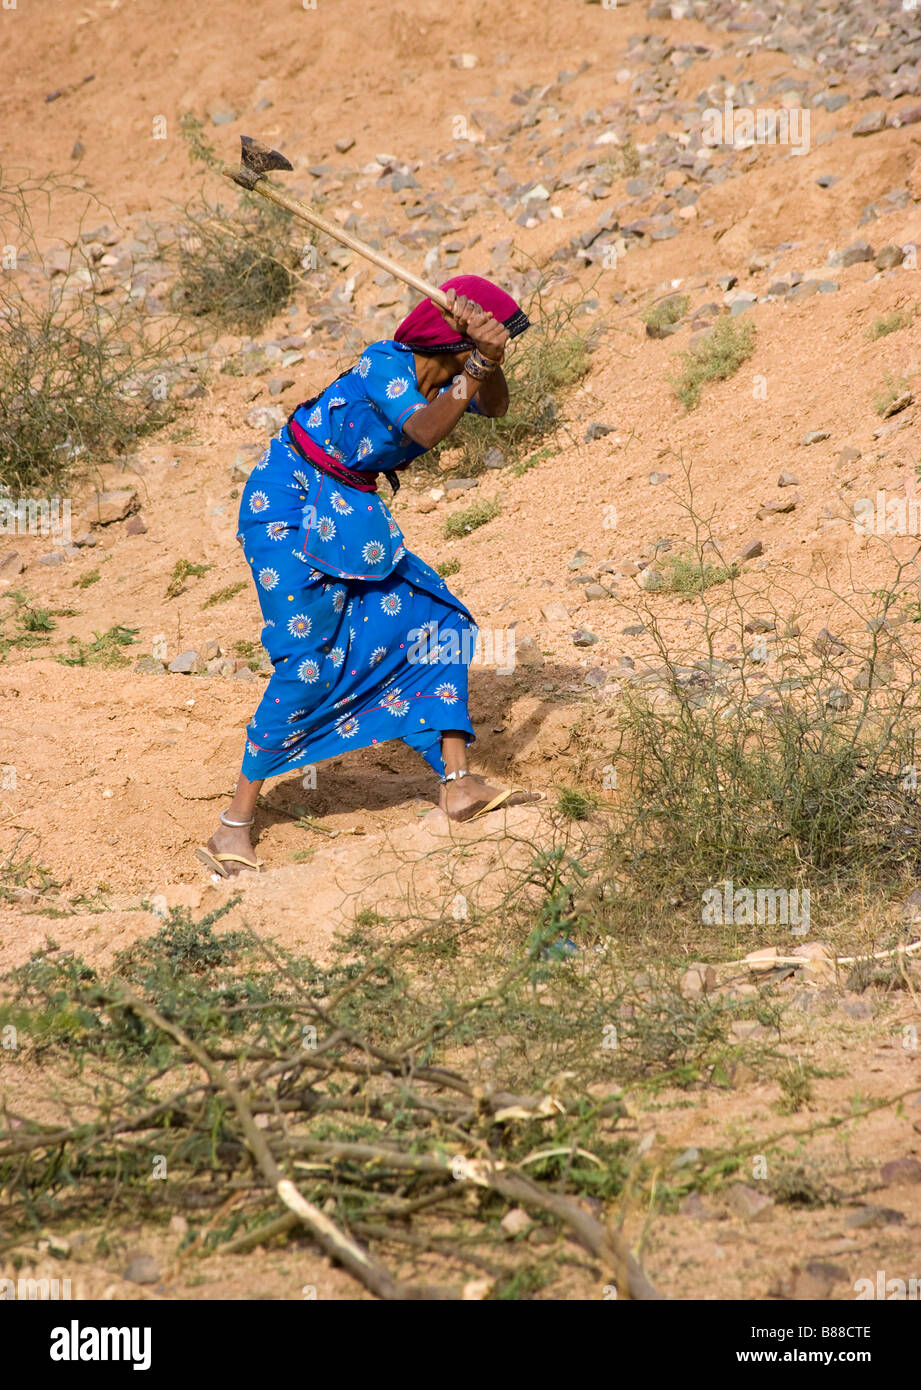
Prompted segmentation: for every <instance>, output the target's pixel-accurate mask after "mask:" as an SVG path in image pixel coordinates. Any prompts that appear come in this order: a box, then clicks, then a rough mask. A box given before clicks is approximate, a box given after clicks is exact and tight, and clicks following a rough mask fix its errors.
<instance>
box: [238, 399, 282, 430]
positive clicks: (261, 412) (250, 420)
mask: <svg viewBox="0 0 921 1390" xmlns="http://www.w3.org/2000/svg"><path fill="white" fill-rule="evenodd" d="M287 418H288V416H287V414H286V413H285V411H283V410H282V408H281V406H279V405H256V406H254V407H253V409H252V410H250V411H249V412H248V414H247V415H246V423H247V425H248V426H249V428H250V429H251V430H264V431H265V433H266V434H276V433H277V432H278V430H280V429H281V427H282V425H283V424H284V423H285V421H286V420H287Z"/></svg>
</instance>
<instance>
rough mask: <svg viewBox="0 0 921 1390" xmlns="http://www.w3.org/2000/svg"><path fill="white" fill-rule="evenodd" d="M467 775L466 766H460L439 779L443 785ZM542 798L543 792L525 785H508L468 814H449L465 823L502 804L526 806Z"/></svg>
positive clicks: (486, 813) (456, 820) (461, 823)
mask: <svg viewBox="0 0 921 1390" xmlns="http://www.w3.org/2000/svg"><path fill="white" fill-rule="evenodd" d="M467 776H469V774H468V772H467V770H466V768H462V769H461V770H460V771H459V772H449V773H447V774H446V775H445V776H444V777H442V779H441V781H442V784H443V785H444V784H446V783H447V782H456V781H460V779H461V778H462V777H467ZM513 797H518V800H517V801H513V800H512V798H513ZM543 800H544V794H543V792H532V791H528V790H527V789H526V788H525V787H509V789H508V790H507V791H504V792H499V795H498V796H494V797H493V799H492V801H487V803H486V805H485V806H479V807H477V809H476V810H474V811H471V812H470V814H469V815H466V816H460V817H458V816H451V817H450V819H451V820H453V821H455V822H456V824H458V825H467V824H468V822H469V821H472V820H478V819H479V817H480V816H488V815H489V813H490V811H498V810H499V809H500V807H502V806H509V805H511V806H527V805H533V804H534V803H536V802H538V801H543Z"/></svg>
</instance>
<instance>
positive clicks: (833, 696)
mask: <svg viewBox="0 0 921 1390" xmlns="http://www.w3.org/2000/svg"><path fill="white" fill-rule="evenodd" d="M853 703H854V697H853V695H849V694H848V692H847V691H846V690H842V688H841V686H840V685H833V686H832V687H831V689H830V690H826V692H825V708H826V709H830V710H835V711H836V713H839V714H841V713H844V711H845V710H849V709H850V708H851V705H852V704H853Z"/></svg>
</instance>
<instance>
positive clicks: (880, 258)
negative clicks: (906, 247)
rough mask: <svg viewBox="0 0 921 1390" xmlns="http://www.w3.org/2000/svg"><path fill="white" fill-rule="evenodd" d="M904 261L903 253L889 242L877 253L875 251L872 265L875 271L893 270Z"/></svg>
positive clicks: (899, 247)
mask: <svg viewBox="0 0 921 1390" xmlns="http://www.w3.org/2000/svg"><path fill="white" fill-rule="evenodd" d="M904 259H905V252H904V251H903V250H902V248H901V246H894V245H893V244H892V242H890V243H889V244H888V245H887V246H882V247H880V249H879V251H877V253H876V260H875V261H874V265H875V266H876V269H877V270H893V269H894V268H895V267H896V266H898V265H901V264H902V262H903V261H904Z"/></svg>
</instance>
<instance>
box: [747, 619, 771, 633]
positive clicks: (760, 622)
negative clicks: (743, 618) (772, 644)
mask: <svg viewBox="0 0 921 1390" xmlns="http://www.w3.org/2000/svg"><path fill="white" fill-rule="evenodd" d="M776 627H777V624H776V623H771V622H768V620H767V618H749V620H748V622H747V623H746V624H745V629H744V630H745V631H746V632H748V633H751V634H753V635H755V634H757V635H760V634H762V633H765V632H774V631H775V630H776Z"/></svg>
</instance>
